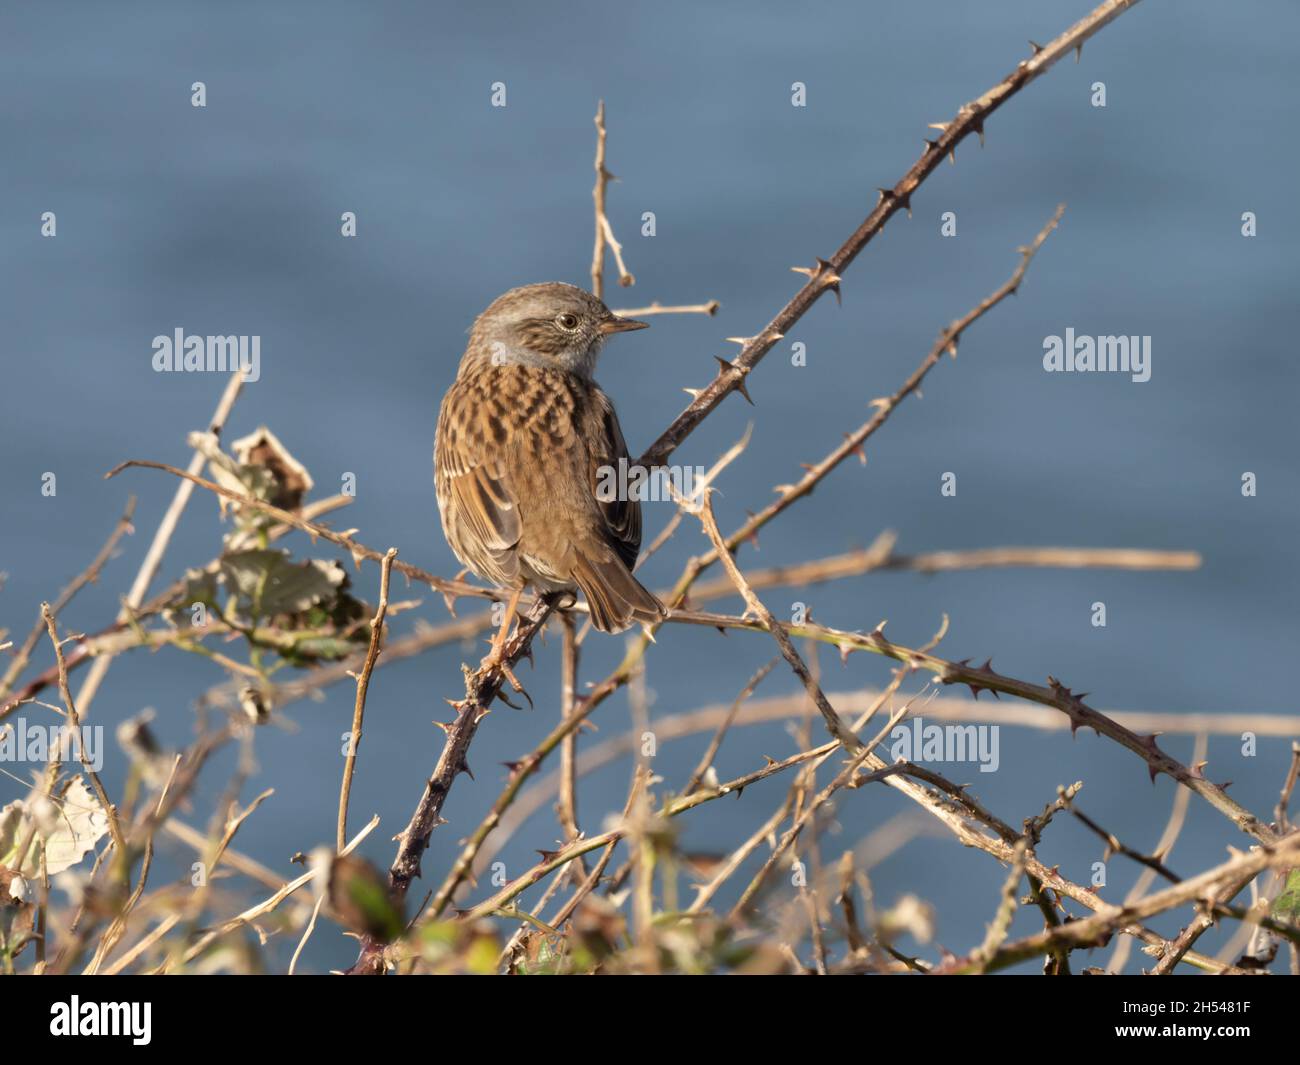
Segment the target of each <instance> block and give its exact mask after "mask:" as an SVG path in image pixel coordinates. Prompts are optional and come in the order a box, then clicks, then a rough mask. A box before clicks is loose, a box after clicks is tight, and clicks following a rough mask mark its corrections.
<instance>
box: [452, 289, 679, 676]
mask: <svg viewBox="0 0 1300 1065" xmlns="http://www.w3.org/2000/svg"><path fill="white" fill-rule="evenodd" d="M647 324H648V323H646V322H638V321H635V320H634V319H631V318H620V317H618V316H617V315H615V314H614V313H613V312H611V311H610V310H609V308H608V307H606V306H605V304H604V303H602V302H601V301H600V300H599V299H597V298H596V297H595V296H593V295H591V293H589V292H584V291H583V290H582V289H580V288H576V287H574V286H573V285H565V284H560V283H558V282H547V283H545V284H539V285H525V286H524V287H523V288H516V289H511V290H510V291H509V292H507V293H505V295H503V296H499V297H498V298H497V299H496V300H494V301H493V302H492V304H491V306H489V307H488V309H487V310H485V311H484V312H483V313H482V314H481V315H479V317H478V320H477V321H475V323H474V327H473V328H472V329H471V330H470V338H469V346H468V347H467V348H466V349H465V355H464V357H463V358H462V359H461V361H460V369H459V370H458V371H457V374H456V381H455V383H454V384H453V385H452V386H451V388H450V389H449V390H448V392H447V395H446V396H445V397H444V399H443V401H442V410H441V411H440V413H439V415H438V432H437V438H436V442H435V445H434V467H435V476H434V480H435V484H436V486H437V492H438V510H439V512H440V513H441V515H442V531H443V533H444V534H445V535H446V537H447V543H448V544H450V545H451V549H452V551H454V552H455V553H456V557H457V558H459V559H460V560H461V562H463V563H464V564H465V565H466V566H468V567H469V568H470V569H471V570H473V571H474V573H476V574H478V576H479V577H481V578H482V579H483V580H485V581H488V582H490V583H492V584H495V585H497V586H498V587H500V588H509V589H511V590H512V591H513V595H512V597H511V600H510V604H509V606H508V608H507V610H506V615H505V620H504V622H503V624H502V626H501V629H500V631H499V632H498V633H497V637H496V639H495V640H494V641H493V654H492V656H490V657H491V658H493V659H495V660H496V661H498V662H499V660H500V655H501V651H502V649H503V647H504V645H505V639H506V634H507V632H508V631H509V628H510V623H511V621H512V620H513V618H514V615H515V611H516V609H517V607H518V603H519V597H520V595H521V594H522V592H523V590H524V588H525V587H527V586H529V585H531V586H532V587H533V588H534V589H535V590H536V591H538V592H540V593H542V594H547V593H551V592H573V591H575V590H576V589H581V590H582V593H583V595H584V596H585V597H586V599H587V603H588V606H589V608H590V610H591V620H592V623H593V624H594V625H595V626H596V628H598V629H600V630H601V631H603V632H621V631H623V630H624V629H626V628H627V627H628V626H629V625H631V624H632V623H633V622H640V623H647V622H655V621H658V620H660V619H661V618H662V617H663V616H664V608H663V606H662V605H661V604H660V603H659V600H658V599H656V598H655V597H654V596H653V595H651V594H650V592H648V591H646V589H645V588H643V587H642V586H641V584H640V582H638V581H637V579H636V578H635V577H633V576H632V567H633V565H635V563H636V558H637V552H638V551H640V549H641V504H640V503H639V501H638V500H636V499H634V498H633V499H617V498H615V499H605V498H602V496H603V495H606V494H608V493H602V494H601V496H598V494H597V482H598V480H599V479H600V478H601V472H600V471H601V470H602V468H604V469H605V470H606V471H607V472H606V476H608V470H609V469H610V468H613V469H618V468H619V463H620V460H623V461H627V459H628V453H627V444H626V443H624V441H623V432H622V430H621V429H620V428H619V424H618V417H617V415H616V414H615V413H614V405H613V403H611V402H610V400H609V397H608V396H606V395H605V393H604V392H602V391H601V390H600V388H599V387H598V386H597V385H596V382H595V381H594V380H593V379H592V373H593V372H594V370H595V368H596V359H597V356H598V355H599V354H600V349H601V346H602V345H603V344H604V342H605V340H606V338H608V337H609V336H610V335H611V334H613V333H623V332H626V331H628V330H631V329H644V328H646V325H647Z"/></svg>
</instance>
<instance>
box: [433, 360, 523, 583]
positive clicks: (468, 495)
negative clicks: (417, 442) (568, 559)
mask: <svg viewBox="0 0 1300 1065" xmlns="http://www.w3.org/2000/svg"><path fill="white" fill-rule="evenodd" d="M480 409H481V408H480V407H479V406H478V404H477V403H476V398H475V397H474V395H473V394H472V390H469V389H465V388H463V387H462V386H461V384H460V383H457V384H456V385H454V386H453V387H452V389H451V390H450V391H449V392H448V393H447V397H446V399H444V400H443V405H442V411H441V413H440V414H439V417H438V432H437V446H436V452H435V462H436V465H437V470H436V475H437V482H438V490H439V491H438V496H439V504H440V507H441V510H442V519H443V527H444V529H445V530H446V532H447V538H448V540H449V541H450V543H451V547H452V550H454V551H455V552H456V553H457V555H459V556H460V557H461V561H462V562H465V563H466V564H467V565H469V566H470V567H471V568H473V569H474V570H476V571H477V572H479V574H480V576H483V577H485V578H488V579H491V580H498V581H502V582H503V583H508V582H509V581H510V580H513V579H514V577H515V576H517V574H518V572H519V563H518V559H517V557H516V555H515V548H516V547H517V545H518V544H519V538H520V533H521V527H520V518H519V507H518V503H517V500H516V498H515V495H514V492H513V491H512V489H511V485H510V480H509V477H508V474H507V466H506V461H505V458H506V456H505V453H504V449H503V447H502V446H501V444H500V443H498V442H497V440H495V439H493V438H491V437H487V436H486V434H481V433H476V432H474V431H473V429H472V427H473V425H474V418H473V415H474V414H475V412H476V410H480Z"/></svg>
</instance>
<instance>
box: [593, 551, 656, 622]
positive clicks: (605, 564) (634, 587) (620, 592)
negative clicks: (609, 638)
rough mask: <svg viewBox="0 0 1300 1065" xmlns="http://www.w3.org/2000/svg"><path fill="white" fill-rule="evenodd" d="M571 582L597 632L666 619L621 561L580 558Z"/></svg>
mask: <svg viewBox="0 0 1300 1065" xmlns="http://www.w3.org/2000/svg"><path fill="white" fill-rule="evenodd" d="M572 576H573V581H574V583H575V584H577V586H578V587H579V588H581V589H582V594H583V595H584V596H586V598H587V605H588V607H589V608H590V609H591V623H592V624H593V625H595V626H596V628H598V629H599V630H600V631H601V632H622V631H623V630H624V629H626V628H628V627H629V626H630V625H631V624H632V623H633V622H637V623H640V624H653V623H655V622H658V621H662V620H663V619H664V618H665V617H666V616H667V611H665V610H664V608H663V604H662V603H660V602H659V600H658V599H656V598H655V597H654V595H653V594H652V593H651V592H649V591H647V590H646V588H645V587H644V586H643V585H642V584H641V582H640V581H638V580H637V579H636V578H635V577H633V576H632V574H631V572H630V571H629V570H628V568H627V567H626V566H625V565H624V564H623V561H622V559H620V558H617V557H615V556H614V555H613V554H611V555H610V556H609V557H608V558H605V559H594V560H593V559H590V558H583V557H580V558H579V559H578V560H577V564H576V565H575V566H574V568H573V574H572Z"/></svg>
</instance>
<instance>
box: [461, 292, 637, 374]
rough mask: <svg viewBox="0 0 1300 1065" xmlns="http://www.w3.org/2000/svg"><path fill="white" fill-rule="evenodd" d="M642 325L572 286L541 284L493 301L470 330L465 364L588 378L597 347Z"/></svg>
mask: <svg viewBox="0 0 1300 1065" xmlns="http://www.w3.org/2000/svg"><path fill="white" fill-rule="evenodd" d="M648 325H649V323H648V322H638V321H637V320H636V319H634V318H620V317H619V316H618V315H616V314H614V312H613V311H611V310H610V309H609V308H608V307H606V306H605V304H604V303H603V302H601V300H599V299H598V298H597V297H595V296H593V295H592V294H591V293H590V292H585V291H583V290H582V289H580V288H578V287H577V286H575V285H566V284H563V283H561V282H559V281H547V282H544V283H542V284H538V285H525V286H523V287H522V288H513V289H511V290H510V291H509V292H507V293H505V294H504V295H502V296H498V297H497V298H496V299H495V300H493V301H492V304H491V305H490V306H489V307H488V309H487V310H485V311H484V312H483V313H482V314H480V315H479V316H478V320H477V321H475V323H474V327H473V329H471V330H470V345H469V350H468V351H467V352H466V354H465V358H466V361H471V360H473V361H479V360H487V361H491V362H494V363H497V364H511V363H515V364H525V365H532V366H544V367H547V368H551V369H561V370H567V371H568V372H570V373H575V374H578V375H579V376H581V377H585V378H590V377H591V375H592V373H593V372H594V370H595V368H596V358H597V356H598V355H599V354H600V348H601V345H602V344H604V342H605V340H606V338H607V337H609V336H611V335H612V334H614V333H624V332H627V331H628V330H631V329H645V328H646V327H647V326H648Z"/></svg>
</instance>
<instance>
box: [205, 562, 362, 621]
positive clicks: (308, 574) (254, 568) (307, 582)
mask: <svg viewBox="0 0 1300 1065" xmlns="http://www.w3.org/2000/svg"><path fill="white" fill-rule="evenodd" d="M221 574H222V577H223V578H224V580H225V583H226V587H227V589H228V590H229V591H231V592H232V593H233V594H234V595H235V596H236V597H237V599H238V606H239V610H240V612H241V613H243V614H245V615H247V616H256V617H276V616H277V615H280V614H300V613H302V612H303V611H304V610H308V609H310V608H311V607H313V606H315V605H316V604H318V603H321V602H322V601H324V600H327V599H332V598H333V597H334V596H335V595H336V594H337V592H338V591H339V589H341V588H342V587H343V584H344V581H345V580H346V576H347V575H346V574H345V573H344V571H343V567H342V566H340V565H339V564H338V563H337V562H335V561H333V560H330V561H324V560H321V559H309V560H308V561H306V562H291V561H290V560H289V554H288V552H287V551H274V550H267V549H260V548H259V549H254V550H251V551H238V552H236V553H235V554H232V555H226V556H225V557H224V558H223V559H222V560H221Z"/></svg>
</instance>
